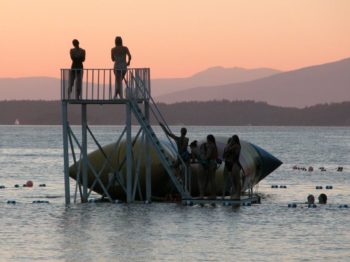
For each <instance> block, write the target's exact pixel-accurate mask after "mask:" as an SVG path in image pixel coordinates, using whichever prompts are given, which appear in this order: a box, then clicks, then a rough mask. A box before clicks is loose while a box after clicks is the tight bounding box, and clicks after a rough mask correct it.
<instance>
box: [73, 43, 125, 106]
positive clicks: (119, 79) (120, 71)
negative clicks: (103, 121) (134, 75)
mask: <svg viewBox="0 0 350 262" xmlns="http://www.w3.org/2000/svg"><path fill="white" fill-rule="evenodd" d="M72 44H73V48H72V49H71V50H70V57H71V59H72V66H71V70H70V74H69V85H68V96H69V98H71V93H72V91H73V86H74V84H75V98H76V99H81V91H82V79H83V72H84V70H83V69H84V66H83V62H84V61H85V57H86V52H85V50H84V49H83V48H81V47H80V45H79V41H78V40H77V39H74V40H73V42H72ZM111 59H112V61H113V62H114V70H113V71H114V75H115V91H114V98H118V96H119V98H123V88H122V83H123V79H124V77H125V74H126V72H127V67H128V66H129V65H130V61H131V54H130V51H129V49H128V48H127V47H126V46H124V45H123V39H122V38H121V37H120V36H117V37H116V38H115V46H114V47H113V48H112V50H111Z"/></svg>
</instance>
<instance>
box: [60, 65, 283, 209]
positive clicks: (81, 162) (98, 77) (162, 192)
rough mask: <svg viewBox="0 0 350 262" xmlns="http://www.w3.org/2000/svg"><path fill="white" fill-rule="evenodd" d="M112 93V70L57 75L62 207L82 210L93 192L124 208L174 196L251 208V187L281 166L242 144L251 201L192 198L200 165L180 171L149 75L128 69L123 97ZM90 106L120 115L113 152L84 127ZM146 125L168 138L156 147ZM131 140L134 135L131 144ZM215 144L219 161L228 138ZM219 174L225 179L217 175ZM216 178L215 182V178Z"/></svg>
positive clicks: (182, 166) (184, 165)
mask: <svg viewBox="0 0 350 262" xmlns="http://www.w3.org/2000/svg"><path fill="white" fill-rule="evenodd" d="M116 86H117V82H116V78H115V75H114V70H113V69H81V70H71V69H61V105H62V129H63V159H64V184H65V203H66V204H67V205H69V204H70V203H71V200H72V198H73V202H74V203H76V202H77V201H78V200H79V198H80V201H81V202H82V203H87V202H89V198H90V197H91V193H92V192H96V193H98V194H99V195H101V197H102V199H104V200H107V201H109V202H111V203H114V202H115V200H116V199H119V200H121V201H124V202H126V203H136V202H138V203H139V202H144V203H151V202H152V200H155V199H159V200H160V201H162V199H165V201H166V199H171V198H173V199H174V197H173V196H175V198H176V199H177V201H178V202H181V203H182V204H184V205H187V204H188V205H194V204H199V205H205V204H215V205H249V204H254V203H259V202H260V197H259V196H258V195H254V194H253V187H254V185H256V184H257V183H258V182H259V181H260V180H261V179H263V178H265V177H266V176H267V175H268V174H270V173H271V172H272V171H273V170H275V169H276V168H277V167H278V166H280V165H281V163H282V162H281V161H279V160H278V159H276V158H275V157H273V156H272V155H271V154H269V153H268V152H266V151H264V150H263V149H262V148H260V147H258V146H255V145H253V144H251V143H248V142H245V141H241V146H242V151H241V154H240V157H241V159H240V163H241V164H242V172H241V173H242V175H243V176H242V190H243V191H248V190H249V191H250V193H249V195H246V196H242V198H241V199H240V200H231V199H229V198H225V199H220V198H215V199H209V198H203V199H200V198H196V197H193V196H198V195H200V194H199V192H198V187H197V185H198V183H197V182H198V181H199V180H198V179H199V176H200V175H198V174H202V171H201V165H200V164H198V163H197V164H189V163H185V162H184V161H183V159H182V157H181V156H180V155H179V154H178V151H177V146H176V144H175V143H174V141H173V139H172V138H171V137H169V134H172V133H173V132H171V130H170V128H169V126H168V125H167V123H166V120H165V118H164V117H163V115H162V113H161V111H160V110H159V108H158V106H157V104H156V102H155V101H154V100H153V98H152V96H151V81H150V69H149V68H130V69H127V70H126V72H125V76H124V78H123V81H122V86H121V87H122V89H121V90H122V92H121V94H122V95H121V97H115V94H116V92H115V91H116ZM118 86H120V85H118ZM96 105H100V106H104V105H109V106H111V105H113V106H115V107H121V108H122V109H123V110H124V112H125V113H124V117H123V125H122V129H121V130H122V131H120V130H119V131H118V132H116V136H115V140H114V141H111V144H108V145H101V143H100V142H99V140H98V138H97V136H96V135H95V134H94V132H93V127H91V126H90V124H89V111H88V108H89V107H90V106H96ZM70 106H74V107H80V110H81V116H80V117H81V121H80V123H79V124H80V126H78V127H77V126H75V127H74V128H73V127H72V126H71V125H70V122H69V119H70ZM75 112H76V110H75ZM118 112H119V114H120V111H118ZM151 119H152V122H155V123H163V124H164V129H165V130H167V132H165V130H162V132H163V133H161V136H162V139H159V137H158V136H159V135H160V134H159V133H156V132H155V131H154V129H153V126H152V123H151ZM132 123H133V124H132ZM132 132H133V134H136V135H134V136H132ZM199 139H200V138H199ZM216 143H217V146H218V150H219V151H220V155H221V156H222V154H223V150H224V147H225V145H226V143H227V138H217V141H216ZM88 149H89V151H90V152H88ZM91 150H93V151H91ZM175 162H177V163H176V168H175ZM218 173H220V174H221V176H222V175H223V168H222V167H221V169H220V170H218V171H217V174H218ZM243 173H244V174H243ZM217 177H218V181H219V180H220V177H219V176H217ZM70 178H73V179H74V180H75V185H74V187H73V186H71V185H70V182H71V180H70ZM243 178H244V179H243ZM221 181H223V180H221ZM71 190H73V191H74V192H71ZM205 194H208V193H205Z"/></svg>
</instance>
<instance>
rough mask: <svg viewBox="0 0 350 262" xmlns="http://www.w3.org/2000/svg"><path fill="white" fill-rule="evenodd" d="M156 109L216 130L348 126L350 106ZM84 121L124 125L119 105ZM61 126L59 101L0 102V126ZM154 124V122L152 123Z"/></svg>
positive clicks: (75, 110)
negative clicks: (216, 127) (220, 128)
mask: <svg viewBox="0 0 350 262" xmlns="http://www.w3.org/2000/svg"><path fill="white" fill-rule="evenodd" d="M158 107H159V109H160V111H161V112H162V114H163V116H164V118H165V119H166V120H167V122H168V124H171V125H214V126H215V125H216V126H245V125H254V126H266V125H268V126H350V102H343V103H332V104H319V105H315V106H310V107H305V108H301V109H300V108H290V107H279V106H273V105H269V104H267V103H264V102H254V101H227V100H222V101H208V102H182V103H175V104H163V103H159V104H158ZM69 111H70V114H69V116H70V119H69V121H70V123H71V124H79V123H80V107H79V106H77V105H72V106H69ZM88 116H89V118H88V121H89V124H92V125H119V124H123V123H124V121H125V120H124V118H125V107H124V106H122V105H119V106H116V105H104V106H100V105H89V106H88ZM16 119H18V120H19V122H20V124H22V125H59V124H61V102H60V101H16V100H14V101H0V124H1V125H11V124H14V122H15V120H16ZM152 122H153V123H154V120H152Z"/></svg>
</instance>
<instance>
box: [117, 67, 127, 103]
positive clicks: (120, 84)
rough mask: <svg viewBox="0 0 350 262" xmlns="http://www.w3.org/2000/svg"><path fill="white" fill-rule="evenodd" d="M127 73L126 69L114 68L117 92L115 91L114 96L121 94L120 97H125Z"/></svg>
mask: <svg viewBox="0 0 350 262" xmlns="http://www.w3.org/2000/svg"><path fill="white" fill-rule="evenodd" d="M125 74H126V70H119V69H115V70H114V75H115V92H114V98H117V97H118V95H119V98H120V99H122V98H123V79H124V76H125Z"/></svg>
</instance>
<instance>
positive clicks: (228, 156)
mask: <svg viewBox="0 0 350 262" xmlns="http://www.w3.org/2000/svg"><path fill="white" fill-rule="evenodd" d="M232 146H233V143H232V137H230V138H229V139H228V141H227V144H226V146H225V148H224V154H223V157H224V160H225V166H224V186H223V189H222V198H225V196H226V192H227V189H228V192H230V194H231V187H232V176H231V171H232V165H233V163H232V159H233V155H232V154H233V150H232Z"/></svg>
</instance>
